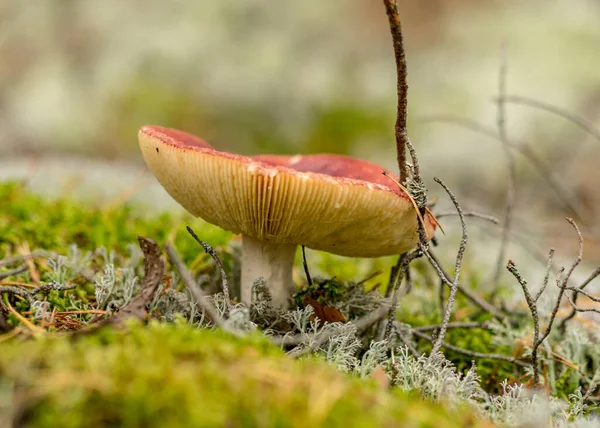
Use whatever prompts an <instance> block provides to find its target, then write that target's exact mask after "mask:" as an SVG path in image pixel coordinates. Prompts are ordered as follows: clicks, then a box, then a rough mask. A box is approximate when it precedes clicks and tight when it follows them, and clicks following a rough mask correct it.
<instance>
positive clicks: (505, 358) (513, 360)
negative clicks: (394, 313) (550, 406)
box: [413, 330, 529, 367]
mask: <svg viewBox="0 0 600 428" xmlns="http://www.w3.org/2000/svg"><path fill="white" fill-rule="evenodd" d="M413 333H414V335H415V336H418V337H420V338H422V339H425V340H427V341H429V342H431V341H432V340H433V338H432V337H431V336H428V335H426V334H423V333H421V332H420V331H414V330H413ZM442 347H444V348H446V349H449V350H450V351H454V352H458V353H460V354H463V355H466V356H468V357H473V358H486V359H491V360H501V361H508V362H509V363H513V364H515V365H517V366H521V367H529V364H528V363H527V362H525V361H521V360H517V359H516V358H513V357H508V356H506V355H500V354H486V353H484V352H473V351H469V350H467V349H463V348H459V347H457V346H454V345H451V344H449V343H446V342H443V343H442ZM432 355H433V354H432Z"/></svg>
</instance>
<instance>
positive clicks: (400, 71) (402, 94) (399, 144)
mask: <svg viewBox="0 0 600 428" xmlns="http://www.w3.org/2000/svg"><path fill="white" fill-rule="evenodd" d="M383 4H384V5H385V11H386V13H387V16H388V21H389V24H390V31H391V33H392V40H393V43H394V56H395V58H396V72H397V92H398V110H397V117H396V127H395V135H396V154H397V158H398V168H399V170H400V182H401V183H404V182H406V180H407V178H408V168H407V167H406V141H407V140H408V134H407V132H406V110H407V93H408V83H407V79H406V76H407V70H406V69H407V67H406V55H405V54H404V42H403V37H402V26H401V24H400V16H399V14H398V4H397V1H396V0H383Z"/></svg>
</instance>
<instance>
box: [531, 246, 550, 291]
mask: <svg viewBox="0 0 600 428" xmlns="http://www.w3.org/2000/svg"><path fill="white" fill-rule="evenodd" d="M553 258H554V248H550V252H549V253H548V263H547V264H546V273H545V274H544V282H543V283H542V286H541V287H540V289H539V291H538V292H537V294H536V295H535V299H533V301H534V302H537V301H538V300H540V297H541V295H542V294H543V293H544V290H546V287H547V286H548V279H549V277H550V269H551V268H552V259H553Z"/></svg>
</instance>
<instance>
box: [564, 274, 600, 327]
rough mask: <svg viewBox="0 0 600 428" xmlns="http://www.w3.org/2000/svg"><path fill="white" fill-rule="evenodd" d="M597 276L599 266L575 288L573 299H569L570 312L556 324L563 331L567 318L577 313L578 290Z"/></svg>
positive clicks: (571, 317) (569, 318)
mask: <svg viewBox="0 0 600 428" xmlns="http://www.w3.org/2000/svg"><path fill="white" fill-rule="evenodd" d="M598 276H600V266H598V267H597V268H596V270H594V271H593V272H592V273H591V275H590V276H589V277H588V278H587V279H586V280H585V281H583V283H582V284H581V285H580V286H579V287H578V288H577V291H574V292H573V299H572V301H571V299H569V302H570V303H571V306H573V308H572V309H571V313H570V314H569V315H567V316H566V317H565V318H564V319H563V320H562V322H561V323H560V325H559V326H558V328H560V329H561V331H564V329H565V328H566V324H567V322H569V320H571V319H573V318H574V317H575V315H576V314H577V309H576V308H577V297H578V295H579V292H581V291H582V290H583V289H584V288H585V287H587V286H588V284H589V283H591V282H592V281H593V280H594V279H596V278H597V277H598Z"/></svg>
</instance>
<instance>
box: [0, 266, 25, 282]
mask: <svg viewBox="0 0 600 428" xmlns="http://www.w3.org/2000/svg"><path fill="white" fill-rule="evenodd" d="M26 271H27V266H21V267H18V268H16V269H13V270H7V271H4V272H0V280H3V279H4V278H8V277H9V276H15V275H19V274H20V273H23V272H26Z"/></svg>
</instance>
